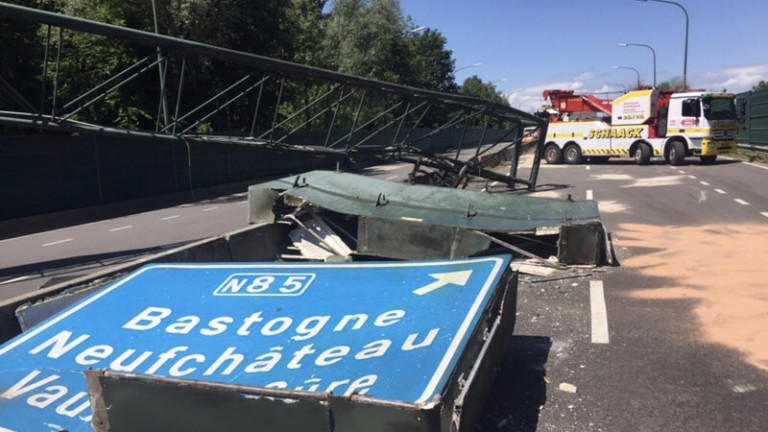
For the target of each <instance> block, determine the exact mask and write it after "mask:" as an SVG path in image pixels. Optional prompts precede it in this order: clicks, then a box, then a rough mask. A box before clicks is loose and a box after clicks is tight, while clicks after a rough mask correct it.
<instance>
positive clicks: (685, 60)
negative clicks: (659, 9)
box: [636, 0, 689, 89]
mask: <svg viewBox="0 0 768 432" xmlns="http://www.w3.org/2000/svg"><path fill="white" fill-rule="evenodd" d="M636 1H641V2H647V1H655V2H658V3H669V4H673V5H675V6H677V7H679V8H680V9H681V10H682V11H683V13H684V14H685V52H684V54H683V88H684V89H686V88H688V24H689V23H688V11H687V10H685V8H684V7H683V5H681V4H680V3H677V2H673V1H668V0H636Z"/></svg>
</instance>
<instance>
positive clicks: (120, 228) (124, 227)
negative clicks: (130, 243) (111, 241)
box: [109, 225, 133, 232]
mask: <svg viewBox="0 0 768 432" xmlns="http://www.w3.org/2000/svg"><path fill="white" fill-rule="evenodd" d="M131 228H133V225H123V226H121V227H117V228H112V229H111V230H109V232H115V231H122V230H127V229H131Z"/></svg>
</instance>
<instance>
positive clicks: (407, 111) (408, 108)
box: [392, 99, 411, 146]
mask: <svg viewBox="0 0 768 432" xmlns="http://www.w3.org/2000/svg"><path fill="white" fill-rule="evenodd" d="M410 111H411V101H410V99H409V100H408V104H407V105H406V106H405V112H404V113H403V116H402V117H400V123H399V124H398V125H397V130H395V136H394V138H392V146H394V145H395V143H396V142H397V137H398V136H399V135H400V129H402V127H403V123H405V117H407V116H408V113H409V112H410Z"/></svg>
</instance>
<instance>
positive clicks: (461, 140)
mask: <svg viewBox="0 0 768 432" xmlns="http://www.w3.org/2000/svg"><path fill="white" fill-rule="evenodd" d="M466 134H467V122H466V119H465V121H464V127H462V128H461V137H460V138H459V145H458V147H457V148H456V159H458V158H459V156H461V149H462V148H463V147H464V136H466Z"/></svg>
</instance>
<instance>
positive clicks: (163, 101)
mask: <svg viewBox="0 0 768 432" xmlns="http://www.w3.org/2000/svg"><path fill="white" fill-rule="evenodd" d="M157 60H158V64H157V67H158V70H159V71H160V74H161V76H160V102H159V104H158V105H159V106H158V107H157V116H156V117H155V132H157V131H159V130H160V113H161V112H162V114H163V116H164V124H163V126H164V127H165V126H168V100H167V97H166V96H167V95H166V88H165V78H166V77H165V74H166V73H167V72H168V58H167V57H166V58H165V59H164V60H163V61H160V60H161V58H160V48H158V49H157ZM162 63H165V66H164V67H160V65H161V64H162ZM178 114H179V113H178V112H177V113H176V115H177V116H178ZM176 120H177V117H174V119H173V121H174V123H175V122H176ZM174 126H175V125H174Z"/></svg>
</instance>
